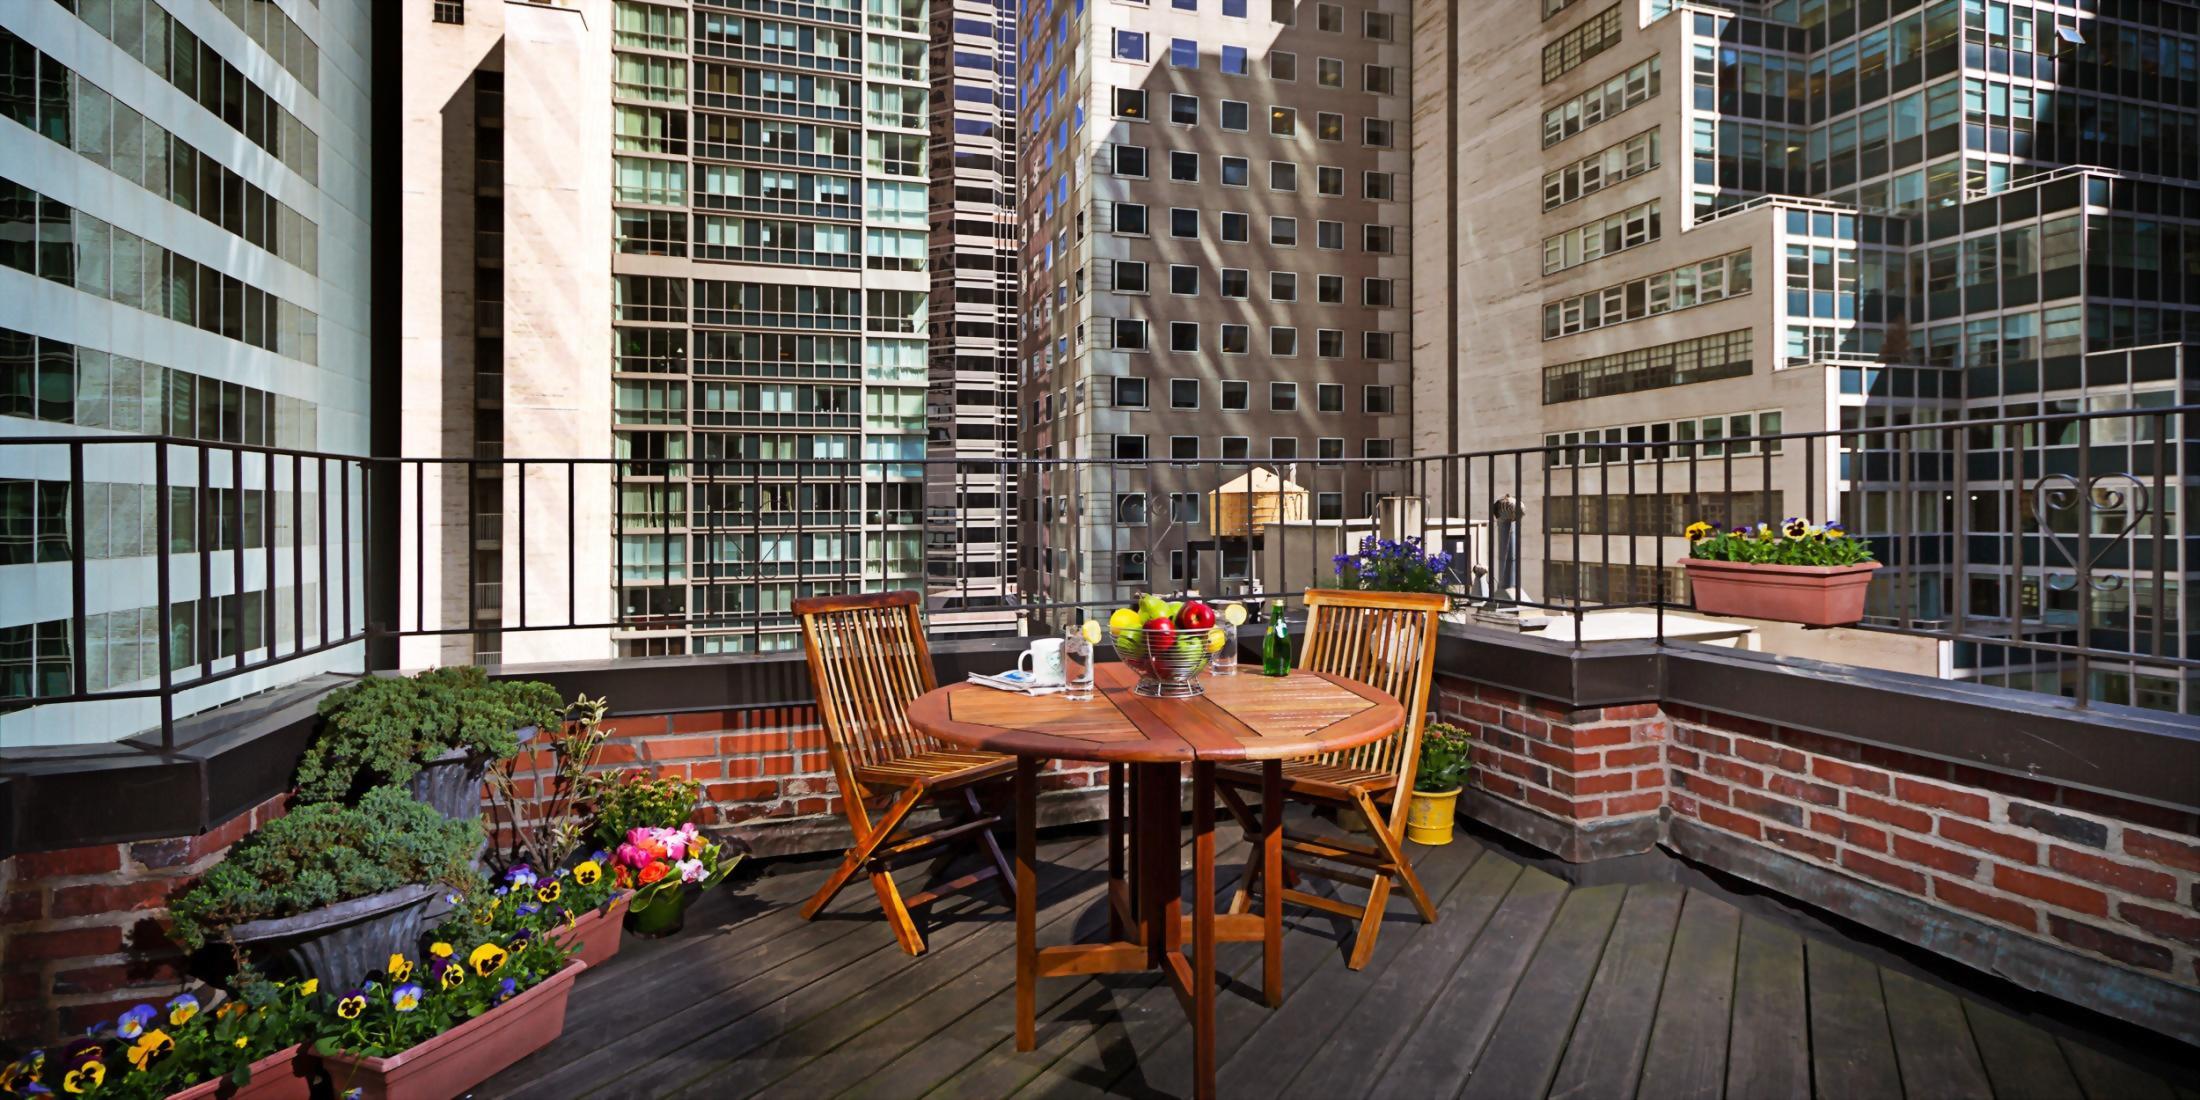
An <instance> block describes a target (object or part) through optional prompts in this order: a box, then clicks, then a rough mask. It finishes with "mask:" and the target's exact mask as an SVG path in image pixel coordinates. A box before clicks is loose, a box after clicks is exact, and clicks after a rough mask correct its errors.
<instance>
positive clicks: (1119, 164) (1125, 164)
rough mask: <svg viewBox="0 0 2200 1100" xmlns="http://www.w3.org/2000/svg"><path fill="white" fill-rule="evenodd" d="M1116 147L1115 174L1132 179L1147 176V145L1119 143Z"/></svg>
mask: <svg viewBox="0 0 2200 1100" xmlns="http://www.w3.org/2000/svg"><path fill="white" fill-rule="evenodd" d="M1114 149H1115V174H1116V175H1118V176H1128V177H1130V178H1131V179H1141V180H1142V179H1145V178H1146V147H1145V146H1143V145H1117V146H1115V147H1114Z"/></svg>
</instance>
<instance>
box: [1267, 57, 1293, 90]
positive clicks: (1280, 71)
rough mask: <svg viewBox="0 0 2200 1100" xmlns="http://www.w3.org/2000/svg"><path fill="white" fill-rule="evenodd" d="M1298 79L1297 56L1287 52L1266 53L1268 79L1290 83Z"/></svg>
mask: <svg viewBox="0 0 2200 1100" xmlns="http://www.w3.org/2000/svg"><path fill="white" fill-rule="evenodd" d="M1298 78H1299V55H1297V54H1295V53H1292V52H1291V51H1289V50H1270V51H1268V79H1270V80H1280V81H1284V82H1285V83H1290V82H1293V81H1296V80H1298Z"/></svg>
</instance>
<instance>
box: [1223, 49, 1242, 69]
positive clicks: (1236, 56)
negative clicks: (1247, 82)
mask: <svg viewBox="0 0 2200 1100" xmlns="http://www.w3.org/2000/svg"><path fill="white" fill-rule="evenodd" d="M1222 72H1223V75H1225V76H1244V75H1245V73H1246V68H1245V47H1243V46H1224V47H1222Z"/></svg>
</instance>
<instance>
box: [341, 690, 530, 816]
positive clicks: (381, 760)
mask: <svg viewBox="0 0 2200 1100" xmlns="http://www.w3.org/2000/svg"><path fill="white" fill-rule="evenodd" d="M320 712H321V718H322V725H321V732H320V735H319V736H318V737H316V738H314V740H313V743H312V744H311V745H308V746H307V747H306V751H305V755H304V756H303V757H301V758H300V759H299V761H298V793H299V796H300V797H301V798H302V799H304V800H305V801H307V802H333V801H341V800H345V799H348V798H351V797H354V796H356V795H358V794H360V793H362V792H364V791H365V790H367V789H368V788H370V787H378V786H383V785H385V784H391V783H397V784H403V785H405V786H406V787H407V789H409V790H411V791H412V793H413V797H415V798H417V799H419V800H420V801H422V802H426V803H428V804H429V805H432V806H434V807H435V808H436V809H437V810H438V811H440V812H441V813H442V814H443V816H445V817H448V818H451V819H453V820H458V819H463V818H471V817H473V816H475V815H476V814H478V813H480V812H481V779H482V773H483V771H484V770H485V769H486V768H487V767H488V764H489V762H490V761H492V760H502V759H505V758H507V757H510V756H511V755H513V754H514V753H516V752H518V751H519V746H520V742H521V740H522V739H523V738H525V737H531V736H533V734H534V731H535V730H537V729H539V728H546V727H551V726H559V727H562V726H563V724H564V721H565V714H566V707H565V701H564V700H563V699H561V698H559V697H558V693H557V690H556V689H554V688H552V687H551V686H550V685H548V684H544V683H538V682H534V681H491V680H490V679H489V677H488V674H487V673H485V672H483V671H482V670H481V669H479V668H476V667H473V666H470V665H461V666H454V667H450V668H438V669H430V670H429V671H427V672H423V673H421V674H420V675H418V676H412V677H401V676H400V677H392V676H370V677H368V678H366V679H363V680H360V681H358V682H357V683H354V684H351V685H348V686H346V687H344V688H341V689H339V690H337V691H334V692H331V693H329V695H328V697H327V698H325V699H323V700H321V707H320Z"/></svg>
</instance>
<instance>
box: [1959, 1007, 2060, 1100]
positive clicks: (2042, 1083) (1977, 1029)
mask: <svg viewBox="0 0 2200 1100" xmlns="http://www.w3.org/2000/svg"><path fill="white" fill-rule="evenodd" d="M1963 1015H1964V1019H1965V1021H1966V1022H1967V1023H1969V1024H1970V1025H1971V1038H1972V1041H1974V1042H1976V1043H1977V1044H1978V1053H1979V1058H1980V1060H1981V1061H1983V1062H1984V1063H1985V1064H1986V1077H1987V1080H1988V1081H1989V1082H1991V1083H1992V1085H1993V1087H1994V1095H1995V1096H1997V1097H2002V1098H2003V1100H2009V1098H2012V1097H2023V1098H2024V1100H2084V1098H2085V1093H2084V1092H2083V1091H2081V1090H2080V1089H2079V1088H2078V1079H2077V1078H2076V1077H2074V1076H2072V1075H2071V1072H2070V1062H2069V1060H2068V1059H2066V1058H2064V1057H2063V1053H2062V1048H2061V1047H2059V1046H2057V1045H2055V1038H2054V1036H2052V1035H2049V1034H2047V1033H2046V1032H2044V1031H2041V1030H2040V1029H2039V1028H2036V1027H2033V1026H2032V1025H2031V1024H2028V1023H2025V1022H2023V1021H2022V1020H2019V1019H2017V1018H2016V1017H2014V1016H2011V1015H2009V1014H2008V1013H2006V1012H2000V1011H1997V1010H1995V1009H1991V1008H1988V1007H1986V1006H1985V1005H1982V1004H1980V1003H1978V1002H1977V1001H1965V1002H1963Z"/></svg>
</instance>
